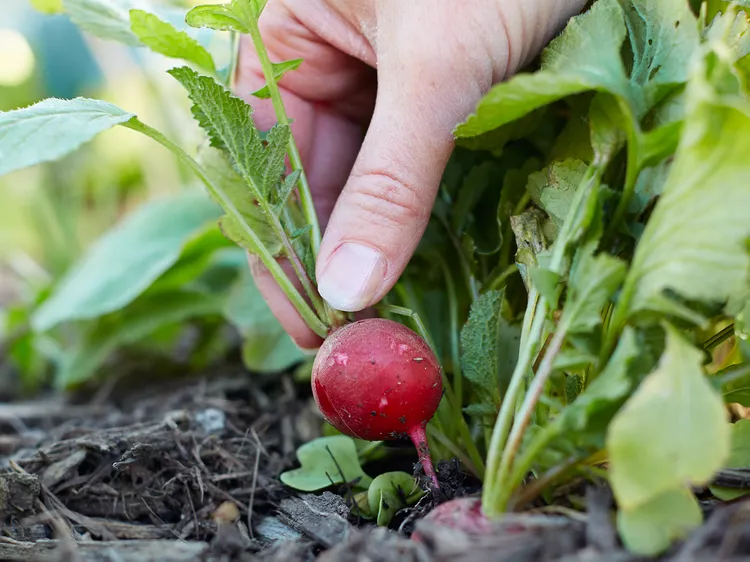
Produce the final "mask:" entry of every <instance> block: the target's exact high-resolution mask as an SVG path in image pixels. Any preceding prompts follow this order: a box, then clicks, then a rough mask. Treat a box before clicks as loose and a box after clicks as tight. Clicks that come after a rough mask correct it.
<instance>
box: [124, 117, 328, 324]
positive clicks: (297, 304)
mask: <svg viewBox="0 0 750 562" xmlns="http://www.w3.org/2000/svg"><path fill="white" fill-rule="evenodd" d="M123 126H124V127H127V128H128V129H132V130H134V131H138V132H139V133H142V134H144V135H146V136H147V137H150V138H151V139H153V140H154V141H156V142H157V143H159V144H160V145H162V146H163V147H165V148H167V149H169V150H170V151H171V152H172V153H173V154H174V155H175V156H177V157H178V158H179V159H180V160H181V161H182V162H184V163H185V164H186V165H187V166H188V167H189V168H190V169H191V170H192V171H193V173H195V175H196V176H197V177H198V179H200V180H201V182H203V184H204V185H205V186H206V188H207V189H208V191H209V192H210V193H211V195H213V196H214V197H215V198H216V199H217V200H218V201H219V202H220V203H221V206H222V207H223V208H224V210H225V211H226V212H227V213H228V214H229V215H230V216H232V218H234V219H235V220H236V221H237V223H238V224H239V225H240V226H241V227H242V229H243V230H244V231H245V234H246V235H247V237H248V238H249V239H250V240H251V241H252V243H253V245H254V247H253V248H252V250H253V252H255V253H256V254H257V255H258V257H260V259H261V261H262V262H263V265H265V266H266V268H267V269H268V271H269V273H271V275H272V276H273V278H274V280H275V281H276V283H278V285H279V287H281V289H282V290H283V291H284V294H286V296H287V298H288V299H289V300H290V302H291V303H292V305H293V306H294V308H295V309H296V310H297V312H299V314H300V316H302V318H303V319H304V320H305V322H307V324H308V325H309V326H310V328H311V329H312V330H313V331H314V332H315V333H316V334H318V335H319V336H320V337H323V338H324V337H326V336H327V335H328V327H327V326H326V325H325V324H324V323H323V322H322V321H321V320H320V318H318V316H317V315H316V314H315V312H314V311H313V310H312V309H311V308H310V306H309V305H308V304H307V302H305V299H304V298H303V297H302V295H300V293H299V291H297V289H296V287H295V286H294V285H293V284H292V282H291V281H290V280H289V278H288V277H287V275H286V274H285V273H284V270H283V269H282V268H281V265H279V263H278V262H277V261H276V259H275V258H274V257H273V256H272V255H271V253H270V252H269V251H268V250H267V249H266V247H265V245H264V244H263V242H261V240H260V239H259V238H258V236H257V235H256V234H255V232H254V231H253V229H252V228H250V227H249V226H248V225H247V223H246V222H245V220H244V219H243V217H242V214H241V213H240V212H239V211H238V210H237V208H236V207H235V206H234V204H233V203H232V201H231V200H230V199H229V197H227V195H226V194H225V193H224V191H223V190H222V189H221V187H220V186H218V185H214V184H213V182H212V181H211V180H210V179H209V177H208V175H207V174H206V172H205V170H204V169H203V168H202V167H201V166H200V164H198V162H196V161H195V160H194V159H193V158H192V157H191V156H190V155H189V154H188V153H187V152H185V151H184V150H182V148H180V147H179V146H178V145H176V144H175V143H173V142H172V141H170V140H169V139H168V138H167V137H165V136H164V135H163V134H162V133H160V132H159V131H157V130H156V129H154V128H152V127H149V126H148V125H146V124H145V123H142V122H141V121H139V120H138V119H137V118H133V119H131V120H130V121H127V122H125V123H123Z"/></svg>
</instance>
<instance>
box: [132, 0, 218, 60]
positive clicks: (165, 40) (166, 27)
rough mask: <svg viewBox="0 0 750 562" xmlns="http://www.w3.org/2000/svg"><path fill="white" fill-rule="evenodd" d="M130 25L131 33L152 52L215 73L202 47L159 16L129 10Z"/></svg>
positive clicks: (207, 53)
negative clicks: (190, 63) (181, 60)
mask: <svg viewBox="0 0 750 562" xmlns="http://www.w3.org/2000/svg"><path fill="white" fill-rule="evenodd" d="M130 24H131V29H132V30H133V33H135V34H136V35H137V36H138V38H139V39H140V41H141V42H142V43H143V44H144V45H146V46H147V47H148V48H150V49H151V50H152V51H154V52H156V53H159V54H162V55H164V56H167V57H171V58H176V59H183V60H186V61H188V62H192V63H193V64H195V65H196V66H199V67H200V68H203V69H204V70H207V71H208V72H211V73H213V72H215V71H216V65H215V64H214V59H213V58H212V57H211V54H210V53H209V52H208V51H207V50H206V49H205V47H203V45H201V44H200V43H199V42H198V41H197V40H196V39H194V38H193V37H191V36H190V35H188V34H187V33H186V32H184V31H180V30H178V29H175V28H174V26H172V25H171V24H169V23H167V22H165V21H162V20H161V19H160V18H159V16H157V15H155V14H150V13H148V12H144V11H143V10H131V11H130Z"/></svg>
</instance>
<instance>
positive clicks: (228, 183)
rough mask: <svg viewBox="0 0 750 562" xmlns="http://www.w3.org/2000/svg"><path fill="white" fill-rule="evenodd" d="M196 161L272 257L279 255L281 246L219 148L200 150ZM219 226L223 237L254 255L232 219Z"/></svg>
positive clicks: (238, 225)
mask: <svg viewBox="0 0 750 562" xmlns="http://www.w3.org/2000/svg"><path fill="white" fill-rule="evenodd" d="M198 158H199V161H200V164H201V166H203V168H204V169H205V170H206V172H207V173H208V175H209V176H210V177H211V180H212V181H213V182H214V183H216V184H218V185H219V186H220V187H221V189H222V190H223V191H224V193H226V195H227V197H229V199H230V200H231V201H232V203H233V204H234V206H235V207H236V208H237V210H238V211H239V212H240V214H241V215H242V218H243V219H244V220H245V222H246V223H247V224H248V225H249V226H250V228H252V230H253V232H254V233H255V235H256V236H257V237H258V238H259V239H260V241H261V243H262V244H263V245H264V246H265V247H266V249H267V250H268V251H269V252H270V253H271V254H272V255H274V256H275V255H278V254H279V252H281V247H282V246H281V242H280V241H279V240H278V238H277V237H276V235H275V234H274V232H273V230H272V229H271V226H270V225H269V224H268V219H267V218H266V216H265V215H264V214H263V211H261V209H260V207H259V206H258V204H257V203H256V201H255V198H254V197H253V196H252V194H251V193H250V192H249V190H248V189H247V184H246V183H245V182H244V181H243V180H242V178H241V177H240V176H239V174H237V172H236V171H235V169H234V168H233V167H232V164H231V163H230V162H229V158H228V157H227V156H226V154H224V153H223V152H222V151H221V150H219V149H218V148H213V147H210V146H206V147H203V148H202V149H201V151H200V154H199V155H198ZM219 224H220V226H221V230H222V232H223V233H224V236H226V237H227V238H229V239H230V240H232V241H233V242H235V243H236V244H238V245H239V246H240V247H242V248H245V249H246V250H251V251H255V250H254V242H253V241H252V240H250V239H249V238H248V236H247V234H246V232H245V230H244V228H242V226H241V225H240V224H239V223H238V222H237V221H236V220H235V219H234V217H232V216H231V215H225V216H223V217H222V218H221V221H220V223H219Z"/></svg>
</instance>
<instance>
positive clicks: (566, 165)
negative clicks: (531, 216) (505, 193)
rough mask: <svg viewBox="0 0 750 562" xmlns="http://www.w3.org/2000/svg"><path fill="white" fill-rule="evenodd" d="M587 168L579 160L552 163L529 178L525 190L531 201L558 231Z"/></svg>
mask: <svg viewBox="0 0 750 562" xmlns="http://www.w3.org/2000/svg"><path fill="white" fill-rule="evenodd" d="M587 169H588V166H587V165H586V164H585V163H584V162H581V161H580V160H565V161H563V162H553V163H552V164H551V165H550V166H549V167H547V168H545V169H544V170H542V171H541V172H535V173H533V174H531V175H530V176H529V180H528V184H527V186H526V189H527V190H528V192H529V195H530V196H531V198H532V200H533V201H534V202H535V203H536V204H537V205H539V206H540V207H541V208H542V209H544V210H545V211H546V212H547V214H548V215H549V217H550V218H551V219H552V222H553V223H554V225H555V226H556V227H557V228H558V229H559V228H560V227H561V226H562V223H563V221H564V220H565V217H566V216H567V214H568V209H570V205H571V203H572V201H573V196H574V195H575V192H576V190H577V189H578V186H579V185H580V183H581V181H582V180H583V178H584V176H585V175H586V170H587Z"/></svg>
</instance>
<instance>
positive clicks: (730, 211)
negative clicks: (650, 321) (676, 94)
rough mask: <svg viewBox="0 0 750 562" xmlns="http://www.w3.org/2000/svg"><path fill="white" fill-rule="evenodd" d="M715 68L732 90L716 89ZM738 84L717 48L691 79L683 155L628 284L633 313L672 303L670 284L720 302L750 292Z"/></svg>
mask: <svg viewBox="0 0 750 562" xmlns="http://www.w3.org/2000/svg"><path fill="white" fill-rule="evenodd" d="M709 72H711V73H722V72H723V73H725V76H729V80H726V79H724V80H721V81H717V83H719V84H722V85H724V87H728V89H729V90H730V91H728V92H727V93H724V92H719V91H716V89H715V86H714V85H712V83H711V82H710V81H709V80H710V77H709V76H708V75H707V74H708V73H709ZM732 82H734V84H732ZM727 85H728V86H727ZM732 87H734V88H735V91H739V85H738V84H737V83H736V81H735V80H734V78H733V77H732V75H731V74H730V73H729V69H728V67H727V66H726V65H725V63H724V62H722V61H720V60H719V58H718V57H717V56H715V55H714V54H713V53H709V54H708V55H707V56H706V58H705V59H704V61H703V64H701V65H700V66H699V67H698V68H697V71H696V72H695V74H694V76H693V77H692V79H691V83H690V84H689V89H688V118H687V119H686V121H685V125H684V129H683V133H682V138H681V141H680V144H679V147H678V149H677V153H676V156H675V160H674V162H673V164H672V166H671V169H670V174H669V176H668V179H667V182H666V185H665V186H664V188H663V194H662V195H661V197H660V199H659V201H658V203H657V204H656V207H655V209H654V212H653V214H652V215H651V218H650V220H649V222H648V224H647V226H646V228H645V230H644V232H643V234H642V237H641V240H640V243H639V244H638V246H637V248H636V251H635V255H634V257H633V262H632V265H631V268H630V273H629V274H628V278H627V280H626V283H625V288H624V290H623V293H624V296H629V297H630V300H629V302H628V301H627V300H626V304H627V305H629V312H631V313H632V312H634V311H638V310H657V311H659V310H665V309H666V310H668V309H669V308H670V307H669V303H667V302H666V301H665V298H666V297H665V296H664V294H663V293H664V291H665V290H668V289H669V290H672V291H674V292H676V293H677V294H678V295H679V296H681V297H683V298H686V299H689V300H693V301H702V302H704V303H707V304H714V305H716V304H718V305H724V304H725V303H728V302H729V303H731V302H733V301H734V302H737V301H739V300H740V299H742V298H743V295H745V294H746V292H747V288H748V276H749V275H750V254H749V253H748V249H747V245H746V244H747V240H748V238H750V221H749V220H748V217H747V209H748V208H750V189H748V184H747V181H748V180H747V178H748V174H749V173H750V163H748V158H747V154H748V152H749V151H750V103H748V102H747V100H745V99H741V98H739V97H738V96H736V95H735V92H734V91H731V90H732ZM730 312H731V311H730Z"/></svg>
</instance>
